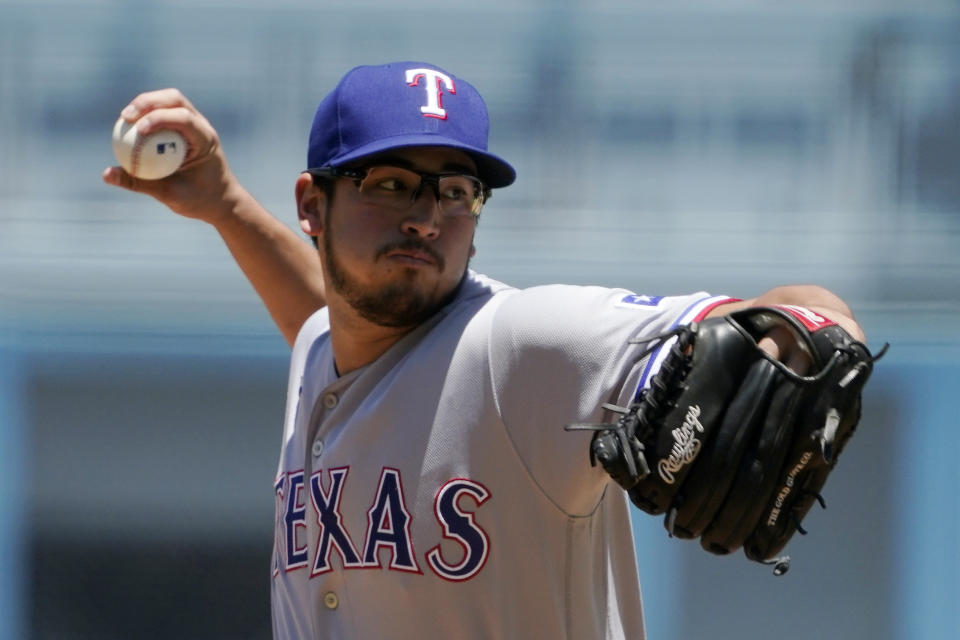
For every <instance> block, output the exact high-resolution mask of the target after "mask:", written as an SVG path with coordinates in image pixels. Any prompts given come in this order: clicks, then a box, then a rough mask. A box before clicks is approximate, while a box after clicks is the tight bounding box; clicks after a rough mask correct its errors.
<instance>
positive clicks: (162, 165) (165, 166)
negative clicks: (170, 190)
mask: <svg viewBox="0 0 960 640" xmlns="http://www.w3.org/2000/svg"><path fill="white" fill-rule="evenodd" d="M113 153H114V155H116V156H117V162H119V163H120V166H121V167H123V168H124V170H126V172H127V173H129V174H130V175H132V176H134V177H137V178H142V179H144V180H159V179H160V178H166V177H167V176H169V175H170V174H172V173H174V172H175V171H176V170H177V169H179V168H180V165H181V164H183V158H184V156H186V155H187V141H186V140H184V138H183V136H182V135H180V134H179V133H178V132H176V131H171V130H166V131H155V132H153V133H151V134H149V135H146V136H141V135H140V133H139V132H138V131H137V127H136V126H135V124H134V123H130V122H127V121H126V120H124V119H123V118H120V119H119V120H117V123H116V124H115V125H114V126H113Z"/></svg>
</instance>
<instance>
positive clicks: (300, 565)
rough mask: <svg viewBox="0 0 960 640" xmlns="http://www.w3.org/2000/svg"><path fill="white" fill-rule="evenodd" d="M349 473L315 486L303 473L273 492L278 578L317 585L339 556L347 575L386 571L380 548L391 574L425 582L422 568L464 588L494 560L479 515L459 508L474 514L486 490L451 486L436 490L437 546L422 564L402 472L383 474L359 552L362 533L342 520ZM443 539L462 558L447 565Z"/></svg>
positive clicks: (319, 477)
mask: <svg viewBox="0 0 960 640" xmlns="http://www.w3.org/2000/svg"><path fill="white" fill-rule="evenodd" d="M349 472H350V468H349V467H336V468H331V469H326V470H323V469H320V470H318V471H316V472H314V473H313V474H312V475H311V476H310V477H309V478H307V477H305V474H304V472H303V471H302V470H300V471H292V472H289V473H286V474H284V475H282V476H280V477H279V478H277V481H276V482H275V483H274V487H273V488H274V492H275V496H276V522H275V527H276V532H275V535H274V563H273V567H274V568H273V575H274V577H277V576H278V575H280V572H281V571H285V572H290V571H296V570H308V571H309V572H310V577H311V578H312V577H314V576H318V575H321V574H324V573H327V572H329V571H332V570H334V568H335V567H334V562H333V561H332V557H333V553H334V552H336V554H337V555H338V556H339V558H340V561H339V562H340V566H341V567H342V568H343V569H345V570H346V569H371V568H380V569H382V568H383V567H382V566H381V564H380V559H379V555H380V554H379V553H378V552H379V550H380V548H381V547H386V548H387V549H389V550H390V554H389V555H390V558H391V559H390V564H389V566H388V567H387V568H388V569H390V570H393V571H405V572H409V573H416V574H421V575H423V570H422V569H421V565H425V566H426V567H428V568H429V569H430V571H431V572H433V573H434V574H435V575H437V576H439V577H440V578H443V579H444V580H450V581H453V582H461V581H464V580H469V579H470V578H472V577H474V576H475V575H477V573H479V572H480V571H481V570H482V569H483V566H484V564H485V563H486V561H487V556H488V555H489V553H490V540H489V538H488V536H487V533H486V532H485V531H484V530H483V529H482V528H481V527H480V525H478V524H477V522H476V520H475V519H474V514H473V512H471V511H466V510H464V508H463V507H462V506H461V500H463V501H464V502H466V501H467V500H468V499H469V500H472V502H473V504H474V505H475V508H479V507H480V506H481V505H483V503H484V502H486V501H487V499H488V498H489V497H490V492H489V491H488V490H487V489H486V487H484V486H483V485H482V484H480V483H478V482H475V481H473V480H469V479H466V478H453V479H451V480H449V481H447V482H445V483H444V484H443V486H441V487H440V488H439V489H438V490H437V492H436V495H435V497H434V501H433V516H434V518H435V519H436V521H437V524H438V527H437V534H438V539H437V544H436V546H434V547H432V548H431V549H430V550H429V551H427V552H426V553H425V554H424V555H423V557H422V559H420V558H418V557H417V555H416V552H415V550H414V545H413V540H412V539H411V536H410V526H411V524H412V521H413V518H412V516H411V515H410V512H409V511H408V510H407V506H406V501H405V499H404V492H403V482H402V480H401V477H400V472H399V471H398V470H397V469H393V468H390V467H384V468H383V469H382V471H381V473H380V482H379V483H378V485H377V490H376V494H375V495H374V496H372V499H371V497H369V496H368V497H367V499H370V505H371V506H370V508H369V509H367V526H366V531H365V532H364V536H363V543H362V544H361V545H360V546H358V545H356V544H355V542H354V540H355V535H356V534H357V533H358V532H356V531H354V532H350V531H348V530H347V528H346V527H345V526H344V522H343V516H342V512H341V504H342V501H343V499H344V497H345V496H348V495H349V492H348V489H347V484H348V482H347V478H348V475H349ZM349 498H350V499H352V500H355V499H357V498H358V497H357V496H349ZM308 518H313V519H314V520H313V521H314V522H315V523H316V525H317V528H318V531H319V534H318V536H317V539H316V540H313V541H309V540H307V539H306V538H307V519H308ZM440 537H442V538H445V539H448V540H452V541H454V542H455V543H456V544H457V545H458V546H459V547H461V549H462V553H460V554H459V555H458V557H456V558H453V557H450V558H448V557H445V556H444V552H443V550H442V549H441V546H440ZM311 543H312V546H311ZM311 558H312V559H311Z"/></svg>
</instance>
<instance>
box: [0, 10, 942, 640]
mask: <svg viewBox="0 0 960 640" xmlns="http://www.w3.org/2000/svg"><path fill="white" fill-rule="evenodd" d="M402 59H412V60H426V61H430V62H433V63H435V64H438V65H441V66H444V67H447V68H449V69H450V70H452V71H453V72H454V73H456V74H458V75H460V76H462V77H464V78H466V79H468V80H469V81H471V82H472V83H473V84H474V85H475V86H477V88H478V89H479V90H480V91H481V93H482V94H483V95H484V96H485V97H486V99H487V102H488V105H489V107H490V111H491V117H492V141H491V148H492V149H493V150H494V151H495V152H496V153H498V154H500V155H502V156H504V157H506V158H508V159H509V160H511V162H513V163H514V165H515V166H516V167H517V169H518V172H519V180H518V181H517V183H516V185H514V186H513V187H511V188H509V189H506V190H503V191H500V192H497V193H496V194H495V196H494V198H493V200H492V201H491V203H490V204H489V205H488V207H487V208H486V209H485V211H484V215H483V219H482V222H481V225H480V230H479V237H478V255H477V258H476V260H475V262H474V266H475V268H477V269H478V270H480V271H483V272H485V273H488V274H489V275H492V276H494V277H497V278H498V279H501V280H505V281H507V282H510V283H512V284H515V285H519V286H527V285H533V284H539V283H546V282H569V283H591V284H604V285H610V286H624V287H628V288H632V289H634V290H637V291H640V292H643V293H649V294H668V293H681V292H688V291H692V290H700V289H707V290H710V291H712V292H715V293H728V294H731V295H736V296H751V295H755V294H757V293H760V292H761V291H763V290H765V289H767V288H769V287H772V286H774V285H777V284H784V283H800V282H814V283H818V284H823V285H825V286H827V287H829V288H831V289H833V290H834V291H836V292H837V293H839V294H840V295H841V296H843V297H844V298H845V299H846V300H847V301H848V302H849V303H850V304H851V306H852V307H853V309H854V311H855V312H856V313H857V316H858V319H859V320H860V321H861V324H862V325H863V326H864V327H865V329H866V331H867V333H868V336H869V337H870V341H871V343H872V344H873V346H874V347H878V346H879V345H880V344H882V343H883V342H885V341H889V342H891V343H892V344H893V347H892V349H891V351H890V354H889V356H888V357H887V358H885V359H884V360H883V361H882V362H881V364H880V365H879V366H878V368H877V370H876V373H875V377H874V380H873V381H872V383H871V385H870V387H869V388H868V389H867V392H866V409H865V414H864V419H863V421H862V422H861V428H860V431H859V433H858V436H857V438H856V439H855V441H854V445H853V446H852V447H850V449H849V450H848V451H847V452H846V453H845V454H844V458H843V460H842V461H841V464H840V466H839V467H838V469H837V471H836V472H835V473H834V475H833V477H832V479H831V483H830V485H829V486H828V487H827V492H826V498H827V501H828V505H829V510H828V511H826V512H816V513H812V514H811V515H810V516H809V517H808V519H807V521H806V522H805V525H807V528H808V529H810V530H811V533H810V535H808V536H807V537H805V538H801V537H799V536H798V537H797V538H796V539H795V540H794V541H793V542H792V543H791V545H790V547H789V551H790V553H791V555H792V556H793V559H794V565H793V568H792V569H791V572H790V573H789V574H788V575H787V576H786V577H784V578H779V579H775V578H773V577H772V576H771V575H770V573H769V572H768V571H767V570H766V569H765V568H762V567H759V566H758V565H754V564H752V563H748V562H746V561H745V560H744V559H743V558H742V556H736V557H729V558H715V557H712V556H709V555H708V554H705V553H703V552H702V551H701V550H700V548H699V546H698V545H695V544H690V543H684V542H679V541H671V540H668V539H667V538H666V535H665V533H664V531H663V528H662V525H661V524H660V522H659V521H658V520H656V519H653V518H650V517H648V516H643V515H638V516H637V518H636V519H635V530H636V535H637V541H638V560H639V565H640V566H639V570H640V574H641V580H642V584H643V588H644V598H645V602H646V607H647V618H648V631H649V635H650V637H651V638H652V639H654V640H679V639H681V638H699V637H720V638H738V639H742V640H747V639H758V640H759V639H765V638H771V637H776V638H778V639H780V640H788V639H790V640H792V639H797V640H799V639H801V638H810V637H817V638H852V639H867V638H871V639H878V640H892V639H906V638H925V639H926V638H932V639H939V638H958V637H960V631H958V629H960V625H958V620H957V608H958V606H960V588H958V575H960V559H958V558H960V552H958V549H960V545H958V542H960V540H958V531H960V522H958V521H960V515H958V513H960V497H958V496H960V491H958V490H960V474H958V470H957V469H958V465H957V462H956V456H957V452H958V451H960V435H958V433H960V431H958V429H956V428H955V423H954V420H955V417H954V416H953V412H952V408H953V407H952V405H950V404H949V403H950V402H951V400H950V398H951V397H955V393H956V391H955V390H956V388H957V386H958V384H960V331H958V325H957V320H956V318H957V314H958V311H960V251H958V249H960V179H958V178H960V176H958V168H960V65H958V63H960V5H958V4H957V3H956V2H947V1H945V0H914V1H911V2H906V1H905V0H901V1H892V0H887V1H884V0H875V1H871V2H867V1H866V0H848V1H847V2H844V3H836V2H827V1H825V0H808V1H807V2H780V3H766V2H755V1H749V0H714V1H711V2H706V1H702V2H678V3H672V4H670V3H652V2H650V3H647V2H631V1H627V0H619V1H617V0H597V1H595V2H588V1H586V0H584V1H581V2H576V1H573V0H566V1H555V2H549V1H536V0H488V1H487V2H484V3H482V5H480V4H476V3H471V4H467V3H453V2H436V1H434V0H412V1H411V2H406V3H391V2H386V1H385V0H356V1H354V2H351V3H332V2H331V3H326V2H307V1H306V0H274V1H272V2H266V1H264V0H260V1H252V0H239V1H233V2H224V1H221V0H194V1H192V2H175V1H172V0H171V1H166V2H146V1H141V2H120V1H116V2H107V1H100V2H96V1H89V2H47V1H42V0H38V1H34V2H27V1H10V0H0V639H4V640H5V639H8V638H9V639H14V638H132V637H136V638H267V637H269V603H268V599H269V596H268V587H269V583H268V570H269V569H268V563H269V554H270V545H271V535H272V510H273V494H272V488H271V484H272V479H273V474H274V470H275V468H276V459H277V453H278V445H279V443H280V435H281V434H280V423H281V416H282V410H283V402H284V385H285V381H286V377H285V375H286V374H285V371H286V358H287V355H288V350H287V347H286V344H285V343H284V342H283V340H282V339H281V338H280V336H279V334H278V333H277V332H276V331H275V329H274V327H273V325H272V323H271V321H270V319H269V317H268V315H267V314H266V312H265V311H264V310H263V309H262V308H261V306H260V304H259V302H258V300H257V298H256V296H255V295H254V293H253V291H252V289H251V288H250V287H249V285H247V284H246V282H245V280H244V279H243V277H242V276H241V275H240V273H239V271H238V270H237V269H236V267H235V266H234V264H233V262H232V259H231V258H230V256H229V254H228V252H227V251H226V249H225V248H224V247H223V246H222V244H221V242H220V240H219V238H218V237H217V235H216V234H215V233H214V232H213V231H212V230H211V229H209V228H205V227H204V225H203V224H202V223H197V222H193V221H188V220H183V219H179V218H177V217H176V216H175V215H173V214H171V213H169V212H168V211H166V210H165V209H163V208H162V207H160V206H159V205H157V204H156V203H154V202H153V201H149V200H147V199H146V198H144V197H140V196H136V195H133V194H128V193H125V192H121V191H118V190H115V189H111V188H108V187H106V186H104V185H103V184H102V183H101V182H100V172H101V171H102V169H103V168H105V167H106V166H108V165H110V164H113V163H114V160H113V157H112V151H111V147H110V142H109V136H110V131H111V128H112V125H113V122H114V120H115V119H116V117H117V115H118V113H119V111H120V109H121V108H122V107H123V106H124V105H125V104H126V103H127V102H128V101H129V100H130V99H131V98H133V96H135V95H136V94H137V93H139V92H141V91H144V90H148V89H154V88H160V87H165V86H176V87H179V88H180V89H182V90H183V91H184V93H186V94H187V96H188V97H190V99H191V100H192V101H193V102H194V104H196V105H197V106H198V107H199V108H200V109H201V110H202V111H203V112H204V113H205V114H206V115H207V116H208V118H209V119H210V120H211V121H212V123H213V124H214V125H215V126H216V128H217V129H218V130H219V132H220V135H221V138H222V141H223V145H224V147H225V149H226V151H227V154H228V157H229V158H230V160H231V164H232V166H233V168H234V170H235V172H236V173H237V174H238V175H239V177H240V179H241V180H242V181H243V182H244V183H245V184H246V186H247V187H248V188H249V189H250V190H251V191H252V192H253V193H254V194H255V195H256V196H257V197H258V198H259V199H260V200H261V202H263V203H264V204H265V205H266V206H267V207H268V208H269V209H270V210H271V211H273V212H274V213H275V214H276V215H277V216H278V217H279V218H281V219H282V220H284V221H286V222H288V223H289V224H290V225H291V226H292V227H295V225H296V215H295V210H294V206H293V204H294V200H293V182H294V180H295V178H296V176H297V174H298V172H299V171H300V170H301V169H303V168H304V163H305V147H306V134H307V130H308V128H309V124H310V120H311V117H312V114H313V110H314V109H315V107H316V104H317V103H318V102H319V100H320V99H321V97H322V96H323V95H324V94H325V93H326V92H327V91H328V90H329V89H331V88H332V87H333V86H334V84H335V83H336V81H337V79H338V78H339V77H340V76H341V75H342V74H343V73H344V72H345V71H346V70H348V69H349V68H351V67H352V66H355V65H357V64H365V63H379V62H385V61H389V60H402Z"/></svg>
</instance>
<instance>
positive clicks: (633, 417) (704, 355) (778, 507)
mask: <svg viewBox="0 0 960 640" xmlns="http://www.w3.org/2000/svg"><path fill="white" fill-rule="evenodd" d="M777 327H785V328H786V329H788V330H789V331H790V334H791V335H792V336H793V338H794V339H795V340H796V343H797V344H798V346H799V347H800V348H801V349H802V350H804V351H805V352H806V353H808V354H810V356H811V357H812V361H813V362H812V371H811V372H810V373H809V374H808V375H800V374H798V373H796V372H794V371H792V370H791V369H789V368H788V367H787V366H786V365H785V364H783V363H782V362H779V361H778V360H776V359H775V358H773V357H772V356H771V355H770V354H768V353H767V352H766V351H764V350H763V349H761V348H760V347H759V345H758V341H759V340H760V339H761V338H762V337H763V336H764V335H766V334H767V333H769V332H770V331H771V330H773V329H775V328H777ZM649 342H652V343H654V344H653V347H652V348H651V349H650V350H648V351H647V353H645V354H644V356H645V355H647V354H648V353H649V352H650V351H652V350H653V349H655V348H657V347H660V346H661V345H669V346H668V348H669V352H668V355H667V357H666V358H664V360H663V363H662V364H661V366H660V369H659V371H658V372H657V373H656V375H654V376H653V377H652V378H651V380H650V386H649V388H647V389H644V390H642V391H641V392H640V393H639V394H638V397H637V398H636V400H635V401H634V402H633V403H631V405H630V406H629V407H616V406H613V405H604V407H605V408H607V409H609V410H611V411H615V412H617V413H620V414H621V417H620V419H619V420H618V421H617V423H616V424H576V425H568V427H567V428H568V429H590V430H595V431H597V434H596V435H595V436H594V438H593V441H592V442H591V448H590V456H591V462H592V463H594V464H595V463H597V462H599V463H600V464H601V465H602V466H603V468H604V469H605V470H606V471H607V473H609V474H610V476H611V477H612V478H613V479H614V480H616V481H617V482H618V483H619V484H620V485H621V486H622V487H623V488H624V489H626V490H627V491H628V492H629V495H630V499H631V500H632V501H633V503H634V504H636V505H637V506H638V507H639V508H641V509H643V510H644V511H647V512H648V513H652V514H661V513H665V514H666V518H665V525H666V528H667V530H668V531H669V533H670V535H671V536H675V537H679V538H698V537H699V538H700V544H701V546H703V548H705V549H707V550H708V551H711V552H713V553H718V554H726V553H730V552H732V551H735V550H736V549H739V548H741V547H743V549H744V552H745V554H746V555H747V557H748V558H750V559H751V560H756V561H758V562H763V563H765V564H775V565H776V568H775V569H774V573H775V574H777V575H780V574H782V573H784V572H786V570H787V568H789V558H787V557H782V558H778V557H775V556H776V554H777V553H779V552H780V550H781V549H782V548H783V547H784V546H785V545H786V544H787V542H788V541H789V540H790V538H791V537H792V536H793V534H794V532H796V531H799V532H800V533H801V534H805V533H806V531H805V530H804V529H803V527H802V526H801V522H802V520H803V517H804V516H805V515H806V513H807V511H809V509H810V507H811V506H812V504H813V502H814V501H815V500H816V501H817V502H819V503H820V504H821V505H824V502H823V498H822V497H821V495H820V491H821V489H822V487H823V485H824V483H825V482H826V479H827V476H828V475H829V473H830V471H831V470H832V469H833V467H834V466H835V465H836V459H837V456H838V455H839V454H840V452H841V451H842V450H843V447H844V445H845V444H846V443H847V441H848V440H849V439H850V437H851V436H852V435H853V432H854V429H855V428H856V426H857V423H858V422H859V420H860V392H861V389H862V388H863V386H864V384H866V382H867V379H868V378H869V376H870V373H871V371H872V370H873V363H874V362H876V360H878V359H879V358H880V357H881V356H882V355H883V353H884V352H885V351H886V348H887V347H886V346H884V348H883V350H882V351H881V352H880V353H879V354H878V355H877V356H873V355H871V354H870V351H869V350H868V349H867V347H866V346H865V345H863V344H862V343H860V342H858V341H856V340H854V339H853V338H852V337H851V336H850V335H849V334H848V333H847V332H846V331H844V330H843V328H841V327H840V326H839V325H837V324H836V323H834V322H832V321H830V320H828V319H826V318H824V317H822V316H820V315H818V314H816V313H814V312H812V311H810V310H809V309H806V308H803V307H795V306H792V305H784V306H776V307H753V308H748V309H743V310H740V311H735V312H733V313H731V314H729V315H727V316H724V317H720V318H711V319H708V320H705V321H702V322H699V323H693V324H691V325H689V326H685V327H680V328H678V329H677V330H675V331H673V332H671V333H670V334H668V335H665V336H660V337H659V338H654V339H652V340H650V341H649ZM677 425H679V426H677ZM651 469H655V470H656V472H655V473H651V472H650V470H651Z"/></svg>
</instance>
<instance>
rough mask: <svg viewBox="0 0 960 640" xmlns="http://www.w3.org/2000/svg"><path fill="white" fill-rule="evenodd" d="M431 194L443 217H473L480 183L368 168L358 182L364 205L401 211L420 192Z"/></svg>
mask: <svg viewBox="0 0 960 640" xmlns="http://www.w3.org/2000/svg"><path fill="white" fill-rule="evenodd" d="M423 183H426V187H427V188H428V189H430V191H433V192H434V193H435V195H436V198H437V201H438V202H439V203H440V211H441V212H442V213H443V214H444V215H446V216H470V215H473V216H477V215H480V209H482V208H483V184H482V183H481V182H480V180H478V179H477V178H474V177H473V176H466V175H430V174H427V175H424V174H420V173H416V172H414V171H409V170H407V169H402V168H400V167H370V168H369V169H367V171H366V176H365V177H364V178H363V181H362V182H361V183H360V195H361V196H363V198H364V199H365V200H367V202H369V203H371V204H374V205H377V206H384V207H389V208H392V209H398V210H405V209H408V208H410V206H411V205H412V204H413V202H414V201H415V200H416V198H418V197H419V196H420V195H421V193H422V191H423Z"/></svg>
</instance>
